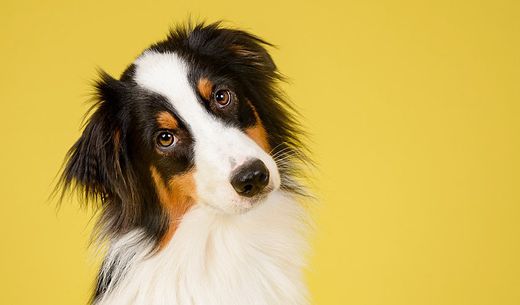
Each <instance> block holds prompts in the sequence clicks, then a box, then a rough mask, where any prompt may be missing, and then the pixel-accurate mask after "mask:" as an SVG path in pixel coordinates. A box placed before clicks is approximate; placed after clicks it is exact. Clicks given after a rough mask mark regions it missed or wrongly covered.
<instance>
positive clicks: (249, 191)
mask: <svg viewBox="0 0 520 305" xmlns="http://www.w3.org/2000/svg"><path fill="white" fill-rule="evenodd" d="M268 182H269V170H267V167H265V164H264V162H262V161H260V160H259V159H255V160H253V161H251V162H248V163H246V164H244V165H242V166H240V167H239V168H237V169H236V170H235V172H234V173H233V175H232V176H231V185H232V186H233V188H234V189H235V191H237V193H238V194H239V195H241V196H245V197H253V196H254V195H256V194H258V193H260V192H261V191H262V190H263V189H264V188H265V187H266V185H267V183H268Z"/></svg>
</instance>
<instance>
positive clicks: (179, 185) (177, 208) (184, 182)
mask: <svg viewBox="0 0 520 305" xmlns="http://www.w3.org/2000/svg"><path fill="white" fill-rule="evenodd" d="M150 172H151V174H152V179H153V181H154V184H155V189H156V190H157V194H158V195H159V199H160V201H161V204H162V206H163V207H164V208H165V209H166V211H167V213H168V216H169V217H170V224H169V228H168V231H167V232H166V235H165V236H164V238H163V239H162V240H161V242H160V244H159V248H160V249H162V248H164V246H166V245H167V244H168V242H169V241H170V240H171V238H172V236H173V234H174V233H175V230H176V229H177V227H178V226H179V224H180V222H181V219H182V217H183V216H184V214H186V212H188V210H189V209H190V207H192V206H193V204H194V202H195V200H196V194H195V180H194V178H193V171H189V172H187V173H184V174H181V175H176V176H174V177H172V178H171V179H170V180H169V181H168V182H167V184H165V181H164V180H163V179H162V177H161V175H160V174H159V172H158V171H157V169H156V168H155V167H154V166H150Z"/></svg>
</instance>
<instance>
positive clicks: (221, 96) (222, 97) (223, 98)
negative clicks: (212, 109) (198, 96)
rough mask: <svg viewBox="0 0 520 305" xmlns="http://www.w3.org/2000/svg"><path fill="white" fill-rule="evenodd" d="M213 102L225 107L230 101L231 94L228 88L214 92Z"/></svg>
mask: <svg viewBox="0 0 520 305" xmlns="http://www.w3.org/2000/svg"><path fill="white" fill-rule="evenodd" d="M214 99H215V102H217V103H218V105H219V106H220V107H226V106H227V105H229V104H230V103H231V100H232V96H231V92H230V91H229V90H223V89H222V90H218V91H216V92H215V94H214Z"/></svg>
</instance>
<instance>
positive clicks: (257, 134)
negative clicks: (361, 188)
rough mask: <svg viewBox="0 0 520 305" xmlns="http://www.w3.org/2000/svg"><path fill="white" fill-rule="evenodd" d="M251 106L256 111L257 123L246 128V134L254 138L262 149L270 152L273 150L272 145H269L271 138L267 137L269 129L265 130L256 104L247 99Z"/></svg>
mask: <svg viewBox="0 0 520 305" xmlns="http://www.w3.org/2000/svg"><path fill="white" fill-rule="evenodd" d="M247 102H248V104H249V106H251V108H252V109H253V112H254V113H255V118H256V124H255V125H254V126H253V127H249V128H247V129H246V134H247V135H248V136H249V137H250V138H251V139H253V141H255V142H256V144H258V145H259V146H260V147H262V149H263V150H264V151H265V152H267V153H269V152H270V151H271V146H270V145H269V140H268V138H267V131H265V127H264V124H263V123H262V120H261V119H260V116H259V115H258V112H256V108H255V106H253V104H251V102H250V101H247Z"/></svg>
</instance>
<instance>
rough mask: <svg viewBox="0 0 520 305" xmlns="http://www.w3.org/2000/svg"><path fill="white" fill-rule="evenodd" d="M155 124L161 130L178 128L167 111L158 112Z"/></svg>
mask: <svg viewBox="0 0 520 305" xmlns="http://www.w3.org/2000/svg"><path fill="white" fill-rule="evenodd" d="M157 124H159V128H162V129H175V128H177V127H179V124H178V123H177V120H176V119H175V118H174V117H173V116H172V115H171V114H170V113H169V112H167V111H162V112H159V114H158V115H157Z"/></svg>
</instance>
